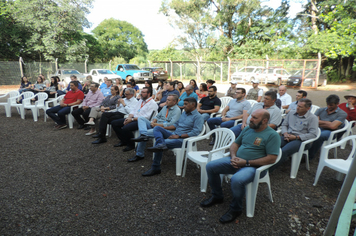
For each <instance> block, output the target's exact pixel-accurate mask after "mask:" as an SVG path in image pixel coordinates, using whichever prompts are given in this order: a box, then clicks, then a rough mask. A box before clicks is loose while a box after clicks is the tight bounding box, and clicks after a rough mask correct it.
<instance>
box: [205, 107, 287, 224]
mask: <svg viewBox="0 0 356 236" xmlns="http://www.w3.org/2000/svg"><path fill="white" fill-rule="evenodd" d="M269 119H270V114H269V112H268V111H267V110H264V109H258V110H255V111H253V112H252V114H251V119H250V123H249V126H248V127H246V128H245V129H243V131H242V132H241V134H240V135H239V137H238V138H237V139H236V140H235V142H234V143H233V144H232V145H231V147H230V157H223V158H220V159H217V160H214V161H211V162H209V163H208V164H207V165H206V171H207V174H208V179H209V185H210V188H211V192H212V196H211V197H210V198H209V199H207V200H204V201H202V202H201V203H200V206H202V207H211V206H213V205H215V204H218V203H222V202H223V200H224V195H223V192H222V188H221V179H220V174H233V176H232V178H231V190H232V195H233V199H232V202H231V204H230V209H229V210H228V211H227V212H226V213H225V215H223V216H222V217H221V218H220V219H219V221H220V222H221V223H228V222H232V221H234V220H235V219H236V217H238V216H239V215H241V213H242V203H243V198H244V196H245V186H246V185H247V184H249V183H251V182H252V181H253V180H254V178H255V172H256V168H258V167H260V166H263V165H268V164H272V163H274V162H275V161H276V159H277V156H278V154H279V147H280V144H281V140H280V137H279V135H278V133H277V132H276V131H274V130H273V129H272V128H271V127H270V126H268V121H269Z"/></svg>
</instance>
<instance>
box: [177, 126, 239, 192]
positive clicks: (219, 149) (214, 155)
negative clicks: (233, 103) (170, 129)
mask: <svg viewBox="0 0 356 236" xmlns="http://www.w3.org/2000/svg"><path fill="white" fill-rule="evenodd" d="M213 134H214V135H215V143H214V146H213V148H212V150H211V151H190V150H192V149H193V146H192V145H193V143H195V142H197V141H200V140H203V139H206V138H209V137H210V136H211V135H213ZM234 140H235V134H234V132H232V131H231V130H230V129H225V128H217V129H214V130H212V131H210V132H209V133H207V134H205V135H204V136H200V137H195V138H192V139H190V140H189V141H188V147H187V155H186V156H185V159H184V167H183V175H182V177H184V176H185V172H186V170H187V160H188V159H190V160H191V161H193V162H195V163H196V164H197V165H199V166H200V168H201V172H200V191H201V192H206V189H207V187H208V175H207V173H206V168H205V167H206V165H207V164H208V163H209V162H210V161H213V160H217V159H219V158H221V157H223V156H224V153H225V151H226V149H228V148H230V146H231V144H232V143H233V142H234Z"/></svg>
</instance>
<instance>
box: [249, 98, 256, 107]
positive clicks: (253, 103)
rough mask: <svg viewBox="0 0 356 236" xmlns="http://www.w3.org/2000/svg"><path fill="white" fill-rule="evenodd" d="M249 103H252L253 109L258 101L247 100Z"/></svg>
mask: <svg viewBox="0 0 356 236" xmlns="http://www.w3.org/2000/svg"><path fill="white" fill-rule="evenodd" d="M247 101H248V102H249V103H250V105H251V107H253V106H254V105H255V104H256V103H257V101H256V100H247Z"/></svg>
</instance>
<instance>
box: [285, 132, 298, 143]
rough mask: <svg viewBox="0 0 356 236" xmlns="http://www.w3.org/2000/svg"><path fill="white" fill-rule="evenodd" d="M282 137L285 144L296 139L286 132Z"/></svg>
mask: <svg viewBox="0 0 356 236" xmlns="http://www.w3.org/2000/svg"><path fill="white" fill-rule="evenodd" d="M283 137H284V140H286V141H287V142H290V141H293V140H296V139H297V136H296V135H293V134H288V133H287V132H285V133H284V134H283Z"/></svg>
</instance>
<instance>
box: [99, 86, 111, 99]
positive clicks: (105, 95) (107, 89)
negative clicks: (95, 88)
mask: <svg viewBox="0 0 356 236" xmlns="http://www.w3.org/2000/svg"><path fill="white" fill-rule="evenodd" d="M111 87H112V85H110V87H109V88H108V87H107V86H106V87H105V88H102V89H101V92H102V93H103V95H104V97H107V96H109V95H111Z"/></svg>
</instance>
